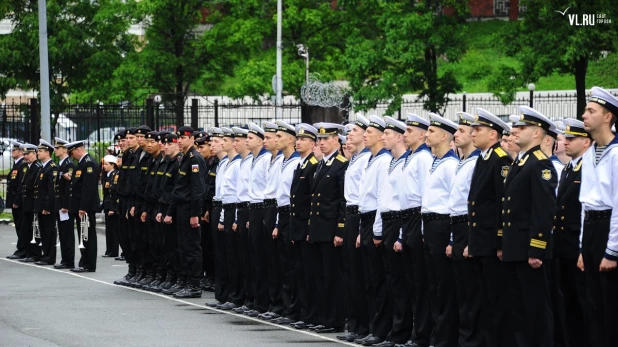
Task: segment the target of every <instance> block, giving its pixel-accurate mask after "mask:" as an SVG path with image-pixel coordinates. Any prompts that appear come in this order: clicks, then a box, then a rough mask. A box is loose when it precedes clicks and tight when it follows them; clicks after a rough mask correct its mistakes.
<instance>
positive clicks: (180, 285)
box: [162, 281, 185, 295]
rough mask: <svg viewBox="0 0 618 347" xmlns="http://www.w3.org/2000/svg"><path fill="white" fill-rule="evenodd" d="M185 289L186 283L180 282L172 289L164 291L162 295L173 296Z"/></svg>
mask: <svg viewBox="0 0 618 347" xmlns="http://www.w3.org/2000/svg"><path fill="white" fill-rule="evenodd" d="M184 288H185V282H184V281H178V282H176V284H174V285H173V286H172V287H171V288H169V289H164V290H163V291H162V293H163V294H165V295H172V294H175V293H178V292H179V291H181V290H183V289H184Z"/></svg>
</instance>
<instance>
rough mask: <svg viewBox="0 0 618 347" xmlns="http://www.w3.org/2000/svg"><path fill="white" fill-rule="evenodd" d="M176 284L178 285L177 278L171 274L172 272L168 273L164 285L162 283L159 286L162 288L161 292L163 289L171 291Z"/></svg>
mask: <svg viewBox="0 0 618 347" xmlns="http://www.w3.org/2000/svg"><path fill="white" fill-rule="evenodd" d="M174 283H176V276H175V275H174V274H173V273H172V272H171V271H169V270H168V271H167V277H165V281H163V283H161V284H160V285H159V287H161V290H163V289H170V288H171V287H172V286H173V285H174Z"/></svg>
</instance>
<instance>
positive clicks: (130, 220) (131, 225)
mask: <svg viewBox="0 0 618 347" xmlns="http://www.w3.org/2000/svg"><path fill="white" fill-rule="evenodd" d="M131 207H132V206H129V205H127V206H125V208H126V214H124V216H125V218H126V223H127V231H128V232H127V235H128V238H129V248H130V249H131V251H130V255H129V256H127V254H126V253H127V252H126V251H124V250H123V252H124V253H125V255H124V257H125V258H126V259H127V263H129V264H131V265H133V266H135V267H138V266H140V265H141V264H140V259H141V258H140V255H141V254H140V253H139V252H138V250H139V246H138V243H139V239H138V238H139V230H138V229H137V226H138V225H137V222H136V219H135V217H133V216H131ZM174 217H176V216H174Z"/></svg>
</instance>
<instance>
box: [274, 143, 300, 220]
mask: <svg viewBox="0 0 618 347" xmlns="http://www.w3.org/2000/svg"><path fill="white" fill-rule="evenodd" d="M300 161H301V159H300V154H298V152H294V153H292V155H290V157H289V158H287V159H285V157H284V158H283V160H282V161H281V176H279V187H278V188H277V207H284V206H289V205H290V193H291V192H292V181H293V180H294V171H296V169H297V168H298V164H300ZM277 223H279V211H277Z"/></svg>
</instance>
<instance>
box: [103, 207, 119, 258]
mask: <svg viewBox="0 0 618 347" xmlns="http://www.w3.org/2000/svg"><path fill="white" fill-rule="evenodd" d="M104 212H105V255H109V256H110V257H117V256H118V246H119V245H120V243H119V241H118V233H119V230H118V229H119V225H118V224H119V222H118V218H119V217H118V214H116V213H114V214H113V215H111V216H110V215H109V211H104Z"/></svg>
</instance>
